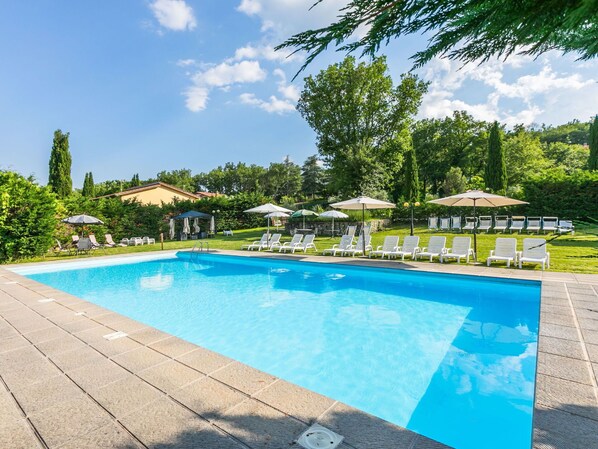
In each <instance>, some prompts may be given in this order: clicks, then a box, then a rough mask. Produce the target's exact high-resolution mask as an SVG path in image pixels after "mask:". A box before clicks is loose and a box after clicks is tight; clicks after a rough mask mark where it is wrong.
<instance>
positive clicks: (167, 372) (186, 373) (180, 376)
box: [138, 360, 204, 394]
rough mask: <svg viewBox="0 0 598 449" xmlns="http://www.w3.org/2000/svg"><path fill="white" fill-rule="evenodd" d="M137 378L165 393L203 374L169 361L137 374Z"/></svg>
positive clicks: (174, 361)
mask: <svg viewBox="0 0 598 449" xmlns="http://www.w3.org/2000/svg"><path fill="white" fill-rule="evenodd" d="M138 376H139V377H141V378H143V379H145V380H146V381H147V382H149V383H151V384H152V385H154V386H156V387H157V388H159V389H161V390H162V391H165V392H167V393H169V394H170V393H171V392H174V391H175V390H178V389H179V388H181V387H182V386H184V385H187V384H189V383H191V382H193V381H194V380H197V379H199V378H200V377H203V376H204V374H202V373H199V372H197V371H195V370H194V369H191V368H189V367H187V366H185V365H183V364H182V363H179V362H177V361H176V360H170V361H168V362H166V363H162V364H161V365H156V366H153V367H151V368H148V369H146V370H144V371H141V372H139V373H138Z"/></svg>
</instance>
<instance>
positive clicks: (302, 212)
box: [291, 209, 318, 229]
mask: <svg viewBox="0 0 598 449" xmlns="http://www.w3.org/2000/svg"><path fill="white" fill-rule="evenodd" d="M317 216H318V214H317V213H316V212H314V211H313V210H307V209H299V210H297V211H295V212H293V213H292V214H291V217H293V218H299V217H303V229H305V217H317Z"/></svg>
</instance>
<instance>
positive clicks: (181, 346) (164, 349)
mask: <svg viewBox="0 0 598 449" xmlns="http://www.w3.org/2000/svg"><path fill="white" fill-rule="evenodd" d="M148 346H149V347H150V348H153V349H155V350H156V351H158V352H161V353H162V354H164V355H167V356H169V357H172V358H176V357H180V356H182V355H183V354H186V353H188V352H191V351H194V350H195V349H197V345H194V344H193V343H189V342H188V341H185V340H182V339H180V338H178V337H169V338H165V339H164V340H160V341H157V342H155V343H152V344H150V345H148Z"/></svg>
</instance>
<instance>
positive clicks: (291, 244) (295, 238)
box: [278, 234, 303, 253]
mask: <svg viewBox="0 0 598 449" xmlns="http://www.w3.org/2000/svg"><path fill="white" fill-rule="evenodd" d="M302 240H303V234H295V235H294V236H293V238H292V240H291V241H290V242H284V243H283V244H282V245H281V246H280V247H279V248H278V252H279V253H286V252H287V250H292V249H293V248H294V247H295V245H298V244H299V243H301V241H302Z"/></svg>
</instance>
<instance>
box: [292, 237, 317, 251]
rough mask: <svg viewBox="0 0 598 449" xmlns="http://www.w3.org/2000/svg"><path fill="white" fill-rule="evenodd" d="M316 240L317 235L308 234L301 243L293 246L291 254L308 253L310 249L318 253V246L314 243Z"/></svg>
mask: <svg viewBox="0 0 598 449" xmlns="http://www.w3.org/2000/svg"><path fill="white" fill-rule="evenodd" d="M315 238H316V235H315V234H307V235H306V236H305V238H304V239H303V241H302V242H301V243H299V244H298V245H295V246H293V249H291V252H293V253H294V252H295V251H303V252H306V251H307V250H308V249H310V248H312V249H313V250H314V251H317V250H318V248H316V244H315V243H314V240H315Z"/></svg>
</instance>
